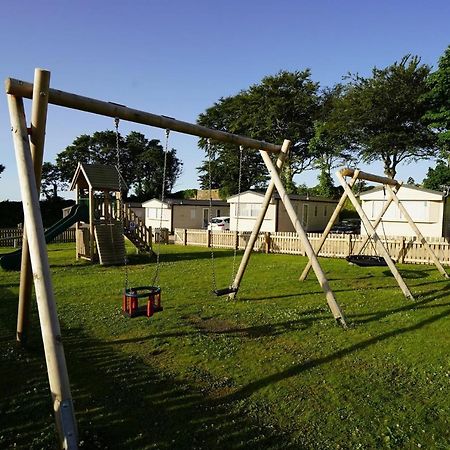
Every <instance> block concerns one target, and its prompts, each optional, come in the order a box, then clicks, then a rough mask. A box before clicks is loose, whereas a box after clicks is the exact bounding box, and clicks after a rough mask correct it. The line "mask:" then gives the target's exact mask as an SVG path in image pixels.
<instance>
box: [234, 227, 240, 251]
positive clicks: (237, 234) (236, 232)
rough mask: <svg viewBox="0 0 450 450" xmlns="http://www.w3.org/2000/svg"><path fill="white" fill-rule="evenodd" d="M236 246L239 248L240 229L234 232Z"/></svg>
mask: <svg viewBox="0 0 450 450" xmlns="http://www.w3.org/2000/svg"><path fill="white" fill-rule="evenodd" d="M234 248H235V249H236V250H239V231H235V232H234Z"/></svg>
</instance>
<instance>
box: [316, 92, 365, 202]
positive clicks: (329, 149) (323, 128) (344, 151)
mask: <svg viewBox="0 0 450 450" xmlns="http://www.w3.org/2000/svg"><path fill="white" fill-rule="evenodd" d="M343 93H344V86H343V85H342V84H337V85H335V86H333V87H332V88H326V89H324V90H323V91H322V92H321V95H320V103H319V107H320V109H319V114H318V118H317V120H316V121H315V122H314V136H313V137H312V138H311V140H310V141H309V149H310V152H311V155H314V156H315V159H314V167H315V168H316V169H318V170H319V171H320V174H319V176H318V181H319V185H318V186H317V187H316V191H317V192H316V194H317V195H324V196H327V197H328V196H333V195H335V192H336V189H335V187H334V183H333V177H332V174H331V171H332V170H333V169H335V168H336V167H338V166H342V165H346V166H348V165H354V164H355V162H356V160H357V155H356V154H355V152H354V151H352V147H351V143H350V142H349V140H348V136H347V134H346V133H345V132H344V133H343V132H342V130H341V129H340V128H339V127H338V126H336V123H335V122H334V121H333V118H332V116H333V112H334V109H335V107H336V103H338V102H339V101H341V99H342V96H343Z"/></svg>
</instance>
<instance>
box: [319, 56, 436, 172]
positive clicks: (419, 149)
mask: <svg viewBox="0 0 450 450" xmlns="http://www.w3.org/2000/svg"><path fill="white" fill-rule="evenodd" d="M429 72H430V68H429V67H428V66H427V65H424V64H421V62H420V58H418V57H417V56H411V55H407V56H405V57H403V58H402V59H401V61H400V62H395V63H394V64H392V65H390V66H388V67H386V68H384V69H377V68H374V69H373V70H372V76H371V77H370V78H364V77H361V76H359V75H350V76H349V79H350V81H349V83H348V84H347V85H346V86H345V92H344V95H343V96H342V97H341V98H340V100H339V101H338V102H336V103H335V105H334V106H335V107H334V109H333V112H332V113H331V115H330V119H329V120H328V127H329V129H330V130H332V131H333V130H334V132H336V133H337V134H338V136H341V137H342V136H343V137H345V140H346V141H347V143H348V145H349V148H351V149H354V150H356V151H357V152H358V153H359V155H360V156H361V158H362V159H363V160H364V161H365V162H372V161H375V160H381V161H382V162H383V163H384V172H385V174H386V175H387V176H389V177H391V178H394V177H395V175H396V172H397V166H398V164H399V163H401V162H412V161H417V160H419V159H425V158H429V157H430V156H433V154H434V153H435V150H436V147H435V138H434V135H433V133H432V132H431V131H430V130H429V129H428V127H427V126H426V124H425V123H424V122H423V120H422V117H423V115H424V114H425V112H426V111H427V106H428V105H427V101H426V99H425V94H426V93H427V92H428V90H429V88H428V85H427V78H428V75H429Z"/></svg>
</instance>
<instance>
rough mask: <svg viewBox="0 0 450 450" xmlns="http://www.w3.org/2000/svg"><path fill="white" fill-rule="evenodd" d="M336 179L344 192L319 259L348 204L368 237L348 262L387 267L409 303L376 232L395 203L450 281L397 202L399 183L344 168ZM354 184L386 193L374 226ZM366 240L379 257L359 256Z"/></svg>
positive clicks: (435, 263)
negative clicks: (365, 184)
mask: <svg viewBox="0 0 450 450" xmlns="http://www.w3.org/2000/svg"><path fill="white" fill-rule="evenodd" d="M336 177H337V179H338V180H339V183H340V184H341V186H342V187H343V189H344V192H343V194H342V196H341V198H340V200H339V202H338V204H337V206H336V209H335V210H334V212H333V214H332V215H331V217H330V220H329V221H328V224H327V226H326V227H325V230H324V232H323V234H322V237H321V239H320V241H319V244H318V246H317V250H316V254H317V255H318V254H319V252H320V250H321V249H322V247H323V244H324V243H325V241H326V239H327V237H328V235H329V234H330V231H331V228H332V227H333V225H334V223H335V222H336V220H337V218H338V217H339V213H340V212H341V210H342V208H343V206H344V204H345V202H346V200H347V199H349V200H350V202H351V203H352V205H353V207H354V208H355V210H356V212H357V213H358V215H359V217H360V218H361V221H362V224H363V226H364V228H365V230H366V232H367V236H366V237H365V238H364V239H363V242H362V245H361V249H360V251H359V252H358V254H354V255H350V256H348V257H347V260H348V261H349V262H351V263H353V264H356V265H359V266H380V265H384V266H388V267H389V270H390V271H391V272H392V275H393V276H394V278H395V280H396V281H397V283H398V285H399V287H400V289H401V290H402V292H403V295H404V296H405V297H406V298H409V299H411V300H414V297H413V295H412V294H411V291H410V290H409V288H408V286H407V285H406V283H405V281H404V280H403V277H402V276H401V274H400V272H399V271H398V269H397V267H396V265H395V263H394V261H393V259H392V258H391V256H390V255H389V252H388V251H387V249H386V247H385V245H384V244H383V241H382V240H381V238H380V236H379V234H378V233H377V231H376V229H377V227H378V225H379V224H380V223H381V224H382V220H383V216H384V214H385V213H386V211H387V210H388V209H389V207H390V206H391V204H392V203H395V205H396V206H397V208H398V209H399V210H400V212H401V213H402V216H403V218H404V219H405V220H406V221H407V222H408V224H409V226H410V227H411V229H412V230H413V231H414V233H415V235H416V236H417V239H418V240H419V242H420V243H421V244H422V245H423V246H424V248H425V249H426V251H427V252H428V254H429V256H430V258H431V260H432V261H433V263H434V265H435V266H436V268H437V269H438V270H439V272H440V273H441V274H442V276H444V277H445V278H449V275H448V274H447V272H446V270H445V269H444V267H443V266H442V264H441V263H440V261H439V259H438V258H437V257H436V255H435V254H434V252H433V250H432V249H431V247H430V245H429V244H428V242H427V240H426V239H425V238H424V236H423V235H422V233H421V232H420V230H419V228H418V227H417V225H416V224H415V223H414V221H413V220H412V218H411V215H410V214H409V213H408V211H407V209H406V208H405V206H404V205H403V203H402V202H401V201H400V200H399V198H398V196H397V194H398V191H399V190H400V189H401V187H402V183H401V182H400V181H397V180H394V179H392V178H387V177H381V176H378V175H374V174H371V173H366V172H362V171H360V170H358V169H349V168H344V169H341V170H339V171H337V172H336ZM346 177H351V178H350V180H349V181H347V180H346ZM356 180H365V181H370V182H373V183H378V184H381V185H382V186H383V189H385V192H387V194H388V198H387V201H386V202H384V204H383V207H382V208H381V211H380V213H379V215H378V217H377V218H376V219H375V221H374V223H373V224H372V223H371V221H370V220H369V218H368V217H367V215H366V213H365V212H364V210H363V209H362V207H361V205H360V203H359V202H358V200H357V198H356V196H355V193H354V192H353V190H352V188H353V187H354V185H355V182H356ZM369 240H372V241H373V244H374V249H375V251H376V252H378V253H379V255H380V256H367V255H361V252H362V250H363V249H364V248H365V246H366V244H367V242H368V241H369ZM310 269H311V262H308V264H307V265H306V267H305V269H304V270H303V272H302V274H301V275H300V281H304V280H305V279H306V277H307V276H308V273H309V271H310Z"/></svg>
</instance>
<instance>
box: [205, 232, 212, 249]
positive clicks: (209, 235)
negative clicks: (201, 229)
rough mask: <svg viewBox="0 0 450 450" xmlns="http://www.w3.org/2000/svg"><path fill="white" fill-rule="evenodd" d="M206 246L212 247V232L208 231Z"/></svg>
mask: <svg viewBox="0 0 450 450" xmlns="http://www.w3.org/2000/svg"><path fill="white" fill-rule="evenodd" d="M206 246H207V247H208V248H209V247H211V230H206Z"/></svg>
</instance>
